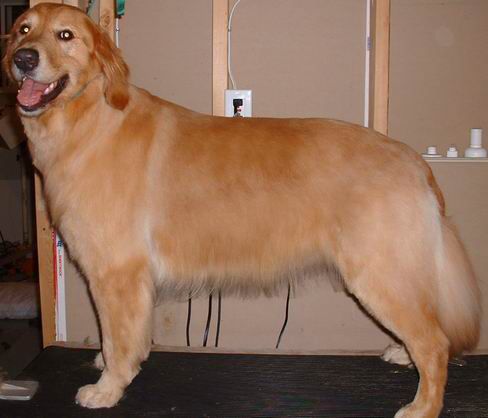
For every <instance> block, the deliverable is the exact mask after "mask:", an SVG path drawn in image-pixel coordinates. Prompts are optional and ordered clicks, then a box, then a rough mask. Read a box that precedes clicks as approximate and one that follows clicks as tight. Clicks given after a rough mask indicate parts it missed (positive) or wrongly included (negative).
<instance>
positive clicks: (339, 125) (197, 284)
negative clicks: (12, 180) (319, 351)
mask: <svg viewBox="0 0 488 418" xmlns="http://www.w3.org/2000/svg"><path fill="white" fill-rule="evenodd" d="M26 24H27V25H28V27H29V30H28V33H21V28H22V27H23V26H22V25H26ZM65 29H69V30H71V32H72V33H73V35H74V37H73V39H71V40H68V41H66V40H60V39H59V37H58V36H57V33H59V31H61V30H65ZM22 48H30V49H35V50H37V51H38V53H39V65H38V67H37V68H35V69H34V70H32V71H31V72H30V73H29V74H28V76H29V77H31V78H32V79H34V80H36V82H37V81H39V82H42V83H50V82H51V81H54V80H57V79H59V78H60V77H62V76H63V75H66V74H67V75H69V82H68V84H67V87H66V88H65V89H64V90H63V91H62V93H61V94H60V95H59V96H58V97H57V98H56V99H54V100H53V101H52V102H50V103H49V104H47V105H46V106H44V107H43V108H41V109H38V110H36V111H35V112H31V111H26V110H23V109H22V108H20V107H19V112H20V116H21V119H22V122H23V124H24V127H25V131H26V133H27V136H28V138H29V147H30V150H31V153H32V158H33V162H34V165H35V166H36V167H37V169H38V170H39V172H40V173H41V174H42V179H43V185H44V193H45V196H46V199H47V202H48V207H49V211H50V216H51V219H52V223H53V225H55V227H56V228H57V229H58V230H59V231H60V233H61V234H62V236H63V238H64V240H65V241H66V243H67V245H68V247H69V251H70V254H71V257H72V258H73V259H74V260H75V261H76V262H77V263H78V265H79V267H80V269H81V270H82V271H83V272H84V274H85V275H86V278H87V280H88V283H89V287H90V291H91V293H92V295H93V299H94V301H95V304H96V307H97V310H98V314H99V318H100V323H101V328H102V334H103V360H104V362H103V361H102V359H101V357H98V359H97V365H98V366H99V367H100V368H102V367H104V364H105V369H104V371H103V373H102V376H101V378H100V380H99V381H98V383H96V384H94V385H88V386H85V387H83V388H81V389H80V390H79V392H78V395H77V401H78V402H79V403H80V404H81V405H83V406H87V407H91V408H98V407H111V406H113V405H115V404H116V403H117V402H118V400H119V399H120V397H121V396H122V394H123V391H124V389H125V387H126V386H127V385H128V384H129V383H130V382H131V380H132V379H133V378H134V376H135V375H136V374H137V373H138V371H139V367H140V363H141V362H142V361H143V360H144V359H146V357H147V356H148V354H149V351H150V343H151V336H150V330H151V326H150V325H151V316H152V311H153V301H154V298H155V294H156V291H157V289H162V290H163V291H164V290H165V289H166V290H168V291H169V290H171V291H173V292H176V293H178V292H180V293H181V292H185V293H186V292H188V291H198V290H201V289H203V290H206V291H212V290H213V289H222V288H223V289H227V290H232V289H237V290H238V291H244V292H245V291H248V290H249V291H252V289H257V290H258V291H264V292H268V291H271V290H272V289H273V288H274V287H276V286H277V285H279V284H283V281H285V282H286V281H289V280H293V281H294V280H299V279H300V277H301V276H302V273H304V272H305V273H306V272H307V271H309V270H310V269H312V270H314V269H315V270H316V269H318V268H319V269H320V268H329V269H331V268H332V269H335V270H337V271H338V272H339V273H340V275H341V276H342V278H343V280H344V283H345V286H346V288H347V289H348V291H349V292H350V293H352V294H353V295H354V296H355V297H357V299H358V300H359V301H360V302H361V303H362V304H363V306H364V307H365V308H366V309H367V310H368V311H369V312H370V313H371V315H373V316H374V317H375V318H376V319H377V320H378V321H379V322H381V323H382V324H383V325H384V326H385V327H386V328H388V329H389V330H390V331H391V332H392V333H393V334H395V335H396V336H397V337H398V338H399V339H400V340H401V341H402V342H403V343H404V344H405V347H406V349H407V350H408V353H409V355H410V357H411V359H412V360H413V362H414V363H415V365H416V367H417V369H418V371H419V375H420V384H419V388H418V392H417V395H416V397H415V399H414V401H413V402H412V403H411V404H409V405H408V406H406V407H404V408H402V409H401V410H400V411H399V412H398V413H397V415H396V416H397V417H436V416H438V414H439V413H440V411H441V408H442V400H443V393H444V386H445V383H446V379H447V361H448V356H449V354H451V355H453V354H456V353H460V352H462V351H463V350H469V349H472V348H473V347H474V346H475V345H476V343H477V340H478V334H479V310H480V299H479V290H478V286H477V284H476V280H475V278H474V274H473V271H472V268H471V265H470V263H469V261H468V258H467V256H466V254H465V251H464V249H463V246H462V244H461V242H460V241H459V238H458V235H457V233H456V231H455V229H454V228H453V227H452V225H451V224H450V222H449V221H448V220H447V219H446V217H445V214H444V201H443V197H442V193H441V192H440V190H439V188H438V186H437V184H436V182H435V180H434V178H433V176H432V173H431V170H430V168H429V167H428V165H427V164H426V163H425V162H424V161H423V160H422V158H420V157H419V156H418V155H417V154H416V153H415V152H414V151H413V150H411V149H410V148H408V147H407V146H406V145H403V144H401V143H399V142H396V141H394V140H392V139H390V138H387V137H385V136H382V135H380V134H379V133H377V132H374V131H372V130H368V129H365V128H362V127H359V126H356V125H351V124H348V123H344V122H339V121H334V120H327V119H261V118H251V119H244V118H219V117H212V116H206V115H202V114H198V113H195V112H192V111H190V110H187V109H184V108H182V107H179V106H176V105H174V104H172V103H169V102H166V101H164V100H161V99H159V98H157V97H154V96H152V95H151V94H149V93H148V92H146V91H144V90H142V89H139V88H137V87H134V86H132V85H130V84H129V83H128V69H127V66H126V64H125V63H124V61H123V60H122V58H121V55H120V52H119V51H118V50H117V49H116V48H115V47H114V45H113V44H112V42H111V41H110V40H109V38H108V37H107V36H106V35H105V34H104V33H103V32H102V31H101V30H100V29H99V28H98V27H97V26H96V25H95V24H93V23H92V22H91V20H90V19H89V18H87V17H86V16H85V15H84V14H83V13H82V12H80V11H79V10H78V9H76V8H72V7H68V6H58V5H46V4H41V5H38V6H36V7H34V8H32V9H31V10H29V11H27V12H26V13H25V14H24V15H22V16H21V17H20V18H19V19H18V21H17V23H16V24H15V26H14V28H13V30H12V36H11V38H10V40H9V45H8V51H7V55H6V60H5V67H6V69H7V71H8V73H9V74H10V77H11V78H12V79H14V80H17V81H19V83H20V80H21V78H22V73H21V72H19V70H18V68H16V65H15V64H14V63H13V57H14V55H15V53H16V52H17V51H18V50H19V49H22ZM400 351H401V352H402V353H403V355H404V357H405V350H404V349H400ZM390 354H391V353H390ZM393 357H395V355H394V354H393ZM400 357H401V356H398V358H400Z"/></svg>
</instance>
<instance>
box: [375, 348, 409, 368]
mask: <svg viewBox="0 0 488 418" xmlns="http://www.w3.org/2000/svg"><path fill="white" fill-rule="evenodd" d="M381 358H382V359H383V360H384V361H387V362H388V363H392V364H399V365H401V366H407V367H413V363H412V359H411V358H410V355H409V354H408V352H407V350H406V349H405V346H403V345H399V344H390V345H389V346H388V347H386V348H385V351H384V352H383V355H382V356H381Z"/></svg>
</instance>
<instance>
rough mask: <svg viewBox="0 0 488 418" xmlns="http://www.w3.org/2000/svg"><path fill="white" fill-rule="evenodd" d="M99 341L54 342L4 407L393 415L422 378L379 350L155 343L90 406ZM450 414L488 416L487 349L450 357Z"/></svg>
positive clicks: (127, 413)
mask: <svg viewBox="0 0 488 418" xmlns="http://www.w3.org/2000/svg"><path fill="white" fill-rule="evenodd" d="M94 354H95V352H94V351H93V350H84V349H72V348H61V347H50V348H47V349H45V350H44V351H43V352H42V353H41V355H40V356H39V357H38V358H37V359H36V360H35V361H34V362H33V363H32V364H31V365H30V366H29V367H28V368H27V369H26V370H25V371H24V372H23V374H22V375H21V376H19V379H20V378H32V379H36V380H39V382H40V390H39V392H38V393H37V395H36V396H35V397H34V399H32V400H31V401H29V402H13V401H0V417H9V418H15V417H49V418H52V417H64V418H67V417H69V418H76V417H117V418H120V417H185V418H191V417H225V418H232V417H324V418H329V417H341V418H345V417H362V418H365V417H375V418H376V417H392V416H393V414H394V413H395V411H396V410H397V409H398V408H400V407H401V406H402V405H404V404H406V403H408V401H410V400H411V399H412V398H413V397H414V395H415V391H416V386H417V375H416V372H415V371H414V370H409V369H405V368H402V367H396V366H392V365H389V364H387V363H384V362H382V361H381V360H380V359H379V358H378V357H373V356H289V355H286V356H285V355H242V354H196V353H168V352H155V353H152V354H151V357H150V358H149V360H148V361H147V362H146V363H144V367H143V369H142V371H141V373H140V374H139V376H138V377H137V378H136V379H135V380H134V382H133V384H132V385H131V386H130V388H129V390H128V391H127V394H126V396H125V397H124V398H123V399H122V401H121V402H120V403H119V405H118V406H117V407H115V408H112V409H109V410H87V409H83V408H81V407H79V406H77V405H75V403H74V401H73V400H74V396H75V394H76V390H77V388H78V387H79V386H81V385H84V384H88V383H93V382H95V381H96V379H97V376H98V374H99V372H98V371H97V370H95V369H93V368H91V366H90V362H91V361H92V360H93V357H94ZM442 416H443V417H456V418H482V417H488V356H470V357H467V364H466V365H465V366H462V367H461V366H455V365H451V366H450V368H449V384H448V387H447V390H446V397H445V408H444V412H443V415H442Z"/></svg>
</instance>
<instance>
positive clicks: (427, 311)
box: [349, 269, 449, 418]
mask: <svg viewBox="0 0 488 418" xmlns="http://www.w3.org/2000/svg"><path fill="white" fill-rule="evenodd" d="M384 273H385V272H384V271H383V272H381V271H380V270H379V269H371V270H369V271H363V272H362V274H361V275H360V276H359V277H357V278H356V279H354V281H353V283H352V285H350V286H349V290H350V291H351V292H352V293H353V294H354V295H355V296H356V297H357V298H358V300H359V301H360V302H361V304H362V305H363V306H364V307H365V308H366V309H367V310H368V311H369V312H370V313H371V314H372V315H373V316H374V317H375V318H376V319H377V320H378V321H379V322H380V323H381V324H382V325H384V326H385V327H386V328H387V329H389V330H390V331H391V332H393V333H394V334H395V335H396V336H397V337H398V338H399V339H401V340H402V341H403V343H404V344H405V346H406V348H407V349H408V352H409V354H410V356H411V358H412V360H413V362H414V364H415V366H416V367H417V370H418V373H419V378H420V380H419V385H418V389H417V394H416V396H415V399H414V400H413V402H412V403H410V404H409V405H407V406H406V407H404V408H402V409H401V410H400V411H398V412H397V414H396V415H395V417H396V418H406V417H409V418H414V417H415V418H420V417H422V418H436V417H437V416H438V415H439V413H440V411H441V409H442V404H443V396H444V386H445V384H446V380H447V362H448V357H449V340H448V338H447V337H446V335H445V334H444V332H443V331H442V329H441V327H440V325H439V322H438V319H437V317H436V314H435V312H434V310H433V309H432V307H431V306H430V303H429V301H428V296H427V295H426V294H423V292H422V291H416V290H415V288H414V287H412V286H411V285H410V284H409V282H408V279H409V278H408V277H399V278H392V277H391V274H394V272H393V271H389V272H388V276H389V277H388V278H387V279H385V278H384ZM397 274H398V271H397ZM400 275H401V273H400ZM426 280H428V279H426ZM417 292H418V293H417Z"/></svg>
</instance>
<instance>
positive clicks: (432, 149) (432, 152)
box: [422, 145, 442, 158]
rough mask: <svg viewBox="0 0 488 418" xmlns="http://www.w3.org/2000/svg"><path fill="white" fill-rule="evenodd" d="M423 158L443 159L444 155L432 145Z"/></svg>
mask: <svg viewBox="0 0 488 418" xmlns="http://www.w3.org/2000/svg"><path fill="white" fill-rule="evenodd" d="M422 157H428V158H432V157H434V158H439V157H442V155H441V154H439V153H438V152H437V147H436V146H435V145H431V146H430V147H427V152H425V153H423V154H422Z"/></svg>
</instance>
